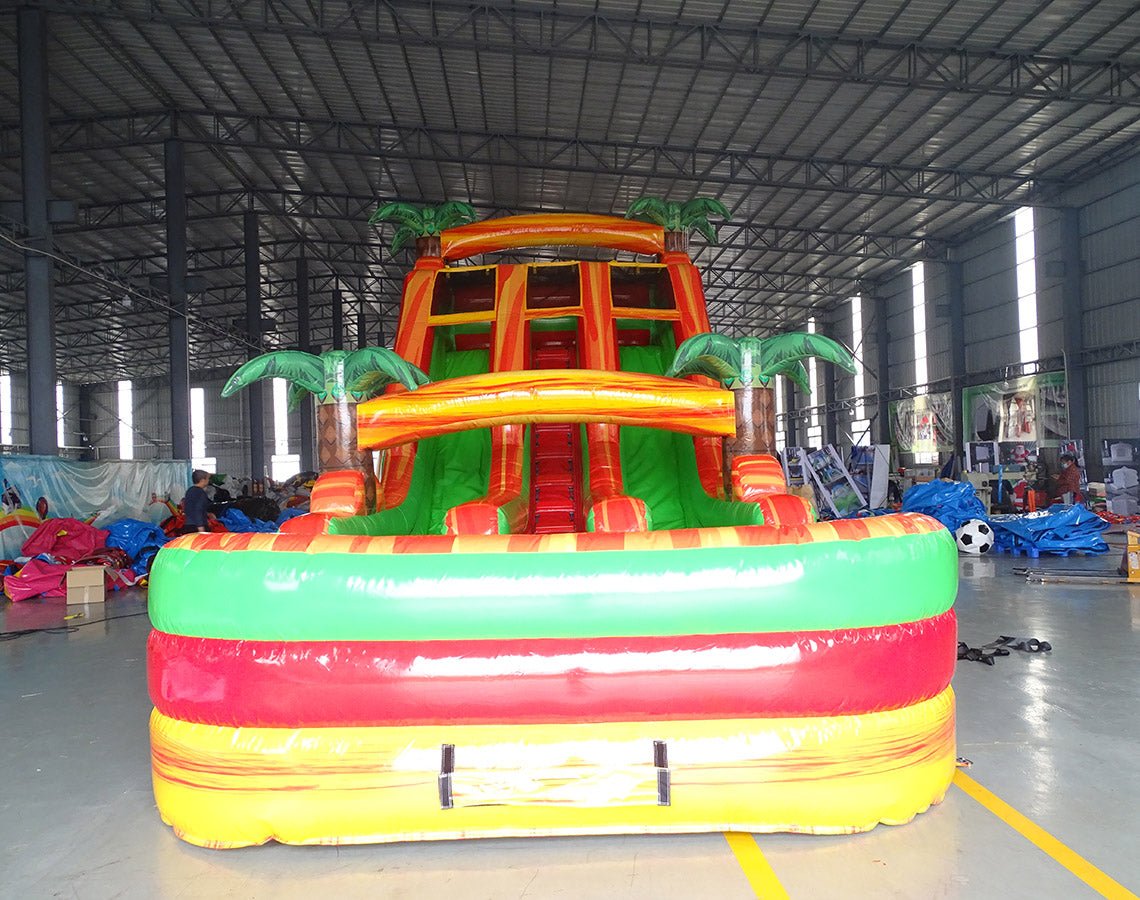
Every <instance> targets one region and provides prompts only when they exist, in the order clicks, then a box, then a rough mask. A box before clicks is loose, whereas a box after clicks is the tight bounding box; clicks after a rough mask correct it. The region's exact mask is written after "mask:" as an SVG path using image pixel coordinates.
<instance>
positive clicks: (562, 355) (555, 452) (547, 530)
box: [530, 335, 582, 534]
mask: <svg viewBox="0 0 1140 900" xmlns="http://www.w3.org/2000/svg"><path fill="white" fill-rule="evenodd" d="M536 339H537V340H541V339H542V336H541V335H536ZM574 364H575V352H574V347H572V346H568V345H566V344H565V343H563V344H561V345H551V346H542V345H538V346H535V347H534V348H533V350H532V352H531V366H532V368H535V369H569V368H572V367H573V366H574ZM579 432H580V429H579V426H577V425H571V424H563V423H557V422H555V423H551V422H543V423H540V424H537V425H532V426H531V430H530V434H531V445H530V457H531V463H532V469H531V477H530V484H531V522H532V524H533V528H534V533H535V534H568V533H571V532H574V531H579V530H580V528H579V522H580V519H581V492H582V491H581V463H580V462H579V459H580V447H579V445H580V439H579Z"/></svg>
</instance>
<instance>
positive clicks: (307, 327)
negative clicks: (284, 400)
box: [297, 256, 317, 472]
mask: <svg viewBox="0 0 1140 900" xmlns="http://www.w3.org/2000/svg"><path fill="white" fill-rule="evenodd" d="M297 349H299V350H304V351H305V352H306V353H312V352H313V330H312V324H311V317H310V309H309V261H308V260H307V259H306V258H305V257H303V256H302V257H301V258H300V259H298V260H297ZM313 416H314V412H313V395H312V394H306V395H305V399H304V400H302V401H301V471H302V472H312V471H314V470H315V469H316V467H317V466H316V452H315V447H316V426H315V423H314V421H313Z"/></svg>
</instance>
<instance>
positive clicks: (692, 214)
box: [679, 197, 728, 244]
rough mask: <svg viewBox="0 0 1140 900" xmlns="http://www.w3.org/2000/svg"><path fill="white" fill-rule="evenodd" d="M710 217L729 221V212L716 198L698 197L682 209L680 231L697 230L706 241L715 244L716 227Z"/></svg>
mask: <svg viewBox="0 0 1140 900" xmlns="http://www.w3.org/2000/svg"><path fill="white" fill-rule="evenodd" d="M710 215H715V216H718V217H720V218H722V219H727V218H728V210H727V209H725V206H724V204H723V203H721V202H720V201H719V200H717V199H716V198H715V197H696V198H694V199H692V200H690V201H689V202H688V203H686V204H685V205H684V206H682V207H681V211H680V216H679V218H680V229H679V230H682V231H685V230H688V229H690V228H695V229H697V231H699V232H700V233H701V236H702V237H704V239H705V240H706V241H708V242H709V243H710V244H715V243H716V226H715V225H713V224H712V223H711V222H710V221H709V216H710Z"/></svg>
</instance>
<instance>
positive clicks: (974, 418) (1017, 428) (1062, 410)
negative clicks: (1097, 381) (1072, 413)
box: [962, 372, 1069, 452]
mask: <svg viewBox="0 0 1140 900" xmlns="http://www.w3.org/2000/svg"><path fill="white" fill-rule="evenodd" d="M962 421H963V422H964V423H965V428H964V429H963V431H964V432H965V436H966V442H967V443H969V442H972V441H996V442H997V443H998V444H1001V445H1003V450H1004V449H1005V446H1004V445H1009V446H1011V447H1014V448H1016V447H1017V446H1018V445H1021V446H1023V447H1024V448H1026V451H1027V452H1030V448H1033V449H1035V448H1037V447H1059V446H1060V445H1061V443H1062V442H1063V441H1067V440H1068V439H1069V395H1068V390H1067V389H1066V386H1065V373H1064V372H1045V373H1043V374H1041V375H1025V376H1023V377H1021V378H1011V379H1008V380H1006V381H1001V382H997V383H995V384H980V385H975V386H974V387H968V388H965V389H963V391H962Z"/></svg>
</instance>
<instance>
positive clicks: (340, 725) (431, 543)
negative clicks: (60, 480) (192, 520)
mask: <svg viewBox="0 0 1140 900" xmlns="http://www.w3.org/2000/svg"><path fill="white" fill-rule="evenodd" d="M538 245H557V246H576V245H579V246H602V247H609V248H612V249H619V250H626V251H633V252H636V253H640V254H645V255H649V256H655V257H657V258H658V259H659V260H660V262H652V263H648V262H647V263H636V264H634V263H602V262H592V261H591V262H580V261H572V260H571V261H561V260H560V261H557V262H544V263H533V264H529V265H506V264H500V265H490V266H454V267H452V266H450V265H449V263H451V262H454V261H456V260H459V259H462V258H465V257H467V256H471V255H475V254H484V253H493V252H497V251H501V250H509V249H511V248H515V247H523V246H538ZM440 246H441V256H440V257H438V258H421V259H420V260H419V261H418V262H417V264H416V267H415V269H414V270H413V271H412V272H411V273H410V274H409V276H408V278H407V280H406V282H405V292H404V304H403V308H402V312H401V318H400V326H399V332H398V335H397V339H396V350H397V351H398V352H399V354H400V355H401V356H402V357H404V358H405V359H407V360H408V361H409V362H412V363H414V364H415V365H417V366H419V367H420V368H421V369H423V370H424V371H425V372H427V373H428V374H429V375H430V376H431V378H432V383H430V384H427V385H424V386H422V387H418V388H417V389H416V390H414V391H399V390H396V391H394V392H393V393H390V394H387V395H385V396H383V397H379V398H377V399H375V400H371V401H368V402H366V403H362V404H361V405H360V407H359V408H358V439H359V441H360V446H361V448H362V449H370V450H386V452H385V454H384V455H385V457H386V459H385V462H384V464H383V473H382V479H381V485H380V491H379V495H378V496H379V498H380V499H379V504H378V508H377V509H376V510H375V511H373V512H369V511H368V509H367V506H366V504H365V501H364V499H363V497H364V492H363V490H362V486H361V485H360V484H359V483H357V482H353V480H352V479H353V478H355V477H357V475H356V473H346V472H338V473H333V475H332V476H328V477H327V479H328V480H327V483H326V484H325V485H324V489H325V490H324V494H323V495H322V493H321V491H320V490H318V491H316V492H314V507H315V510H316V511H315V512H314V513H313V514H311V515H310V516H304V517H300V518H298V519H296V520H294V522H295V523H299V524H298V525H296V526H295V529H296V530H294V531H291V532H289V533H283V534H261V535H258V534H241V535H239V534H233V535H227V534H218V535H214V534H204V535H190V536H186V537H182V538H179V539H178V540H176V541H173V542H171V543H170V544H168V545H167V547H165V548H164V549H163V550H162V551H161V552H160V554H159V555H158V557H157V559H156V561H155V564H154V567H153V570H152V582H151V595H150V612H151V619H152V623H153V625H154V630H153V632H152V634H151V636H150V640H149V647H148V677H149V686H150V693H151V697H152V699H153V702H154V706H155V711H154V713H153V715H152V719H151V747H152V760H153V776H154V790H155V798H156V801H157V804H158V808H159V812H160V814H161V816H162V818H163V820H164V821H165V822H167V823H168V824H170V825H171V826H172V827H173V828H174V831H175V833H176V834H177V835H178V836H179V837H181V838H182V839H184V840H186V841H189V842H190V843H193V844H197V845H200V846H206V847H219V848H221V847H240V846H246V845H250V844H258V843H263V842H265V841H269V840H277V841H281V842H285V843H293V844H319V843H359V842H381V841H402V840H422V839H442V838H464V837H492V836H525V835H556V834H613V833H644V832H657V833H664V832H698V831H713V830H738V831H754V832H764V831H796V832H812V833H844V832H856V831H864V830H867V829H870V828H873V827H874V826H875V825H877V824H879V823H886V824H899V823H903V822H906V821H908V820H910V819H911V818H913V817H914V816H915V815H916V814H917V813H920V812H922V811H923V810H925V809H927V807H929V806H930V805H931V804H933V803H937V802H938V801H939V800H940V799H941V798H942V796H943V795H944V793H945V791H946V789H947V787H948V785H949V783H950V779H951V776H952V774H953V771H954V762H955V743H954V699H953V694H952V691H951V689H950V687H949V684H950V678H951V675H952V671H953V667H954V661H955V656H956V654H955V647H956V633H955V631H956V627H955V619H954V612H953V609H952V603H953V600H954V597H955V594H956V591H957V556H956V552H955V549H954V543H953V540H952V539H951V538H950V536H949V533H948V532H946V530H945V529H944V528H942V527H941V526H940V525H939V524H938V523H937V522H936V521H934V520H933V519H930V518H927V517H925V516H921V515H894V516H882V517H877V518H873V519H862V520H845V521H837V522H826V523H824V522H816V521H814V513H813V510H811V508H810V505H808V504H805V503H804V502H803V501H800V500H799V498H796V497H793V496H791V495H789V494H787V493H786V489H785V488H784V486H783V481H782V474H781V472H780V469H779V464H778V463H777V462H776V461H775V460H773V459H771V458H770V457H762V456H753V457H744V458H738V459H736V460H735V462H734V465H733V472H732V475H733V494H734V499H728V498H726V497H725V496H724V490H723V487H721V483H722V476H721V472H720V454H719V445H720V440H721V437H720V436H721V435H724V434H729V433H731V430H732V427H733V426H732V399H731V396H727V395H728V392H726V391H721V390H719V389H718V388H716V387H710V386H709V385H708V384H707V383H697V382H696V381H693V380H690V381H679V380H676V379H666V378H664V377H662V373H663V372H664V371H665V370H666V368H667V367H668V364H669V360H670V359H671V357H672V352H673V349H674V348H675V347H676V346H677V345H678V344H679V343H680V342H681V341H682V340H684V339H685V338H687V337H689V336H691V335H692V334H696V333H700V332H702V331H707V330H708V323H707V318H706V316H705V309H704V300H703V295H702V293H701V289H700V279H699V276H698V274H697V272H696V270H695V269H694V268H693V266H692V264H691V263H690V262H689V260H688V257H687V256H686V255H685V254H683V253H666V252H664V248H663V240H662V232H661V229H660V228H656V227H655V226H650V225H646V224H645V223H637V222H628V221H625V220H621V219H612V218H609V217H600V216H553V215H551V216H523V217H512V218H506V219H498V220H491V221H488V222H482V223H477V224H473V225H467V226H461V227H459V228H456V229H452V230H450V231H446V232H444V234H443V235H442V238H441V242H440ZM524 371H525V372H526V374H525V375H523V374H521V373H523V372H524ZM334 476H335V477H334ZM325 481H326V479H325V478H322V482H325ZM320 487H321V485H318V488H320ZM322 496H324V497H325V498H326V499H327V501H328V502H327V504H326V505H324V506H322V504H324V503H325V500H322V499H321V498H322ZM346 498H347V499H346ZM353 513H358V514H355V515H354V514H353ZM303 520H307V521H303Z"/></svg>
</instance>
